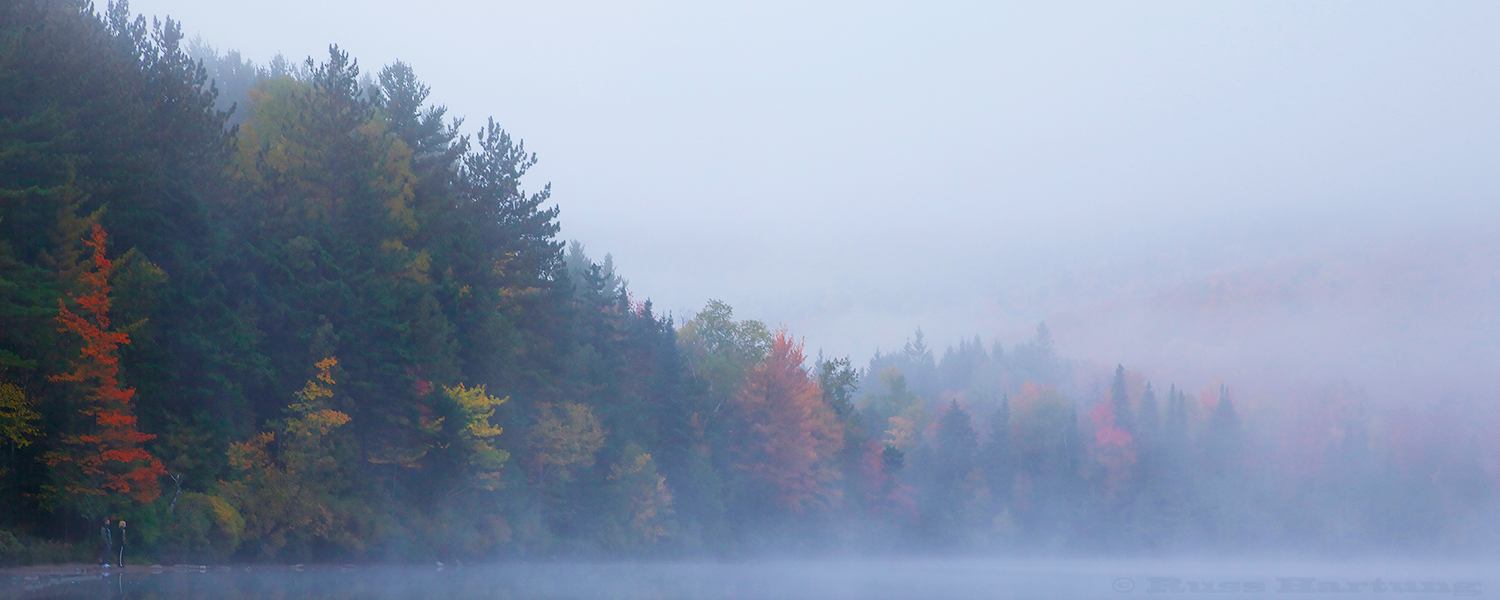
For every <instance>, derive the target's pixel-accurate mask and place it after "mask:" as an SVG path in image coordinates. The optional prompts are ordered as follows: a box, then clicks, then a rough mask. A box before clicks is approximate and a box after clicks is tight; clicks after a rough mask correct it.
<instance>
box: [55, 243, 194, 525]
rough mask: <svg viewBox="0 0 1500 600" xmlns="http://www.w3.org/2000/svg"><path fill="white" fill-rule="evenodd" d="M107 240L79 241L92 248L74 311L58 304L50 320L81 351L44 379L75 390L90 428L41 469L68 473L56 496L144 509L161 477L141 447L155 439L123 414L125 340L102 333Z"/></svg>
mask: <svg viewBox="0 0 1500 600" xmlns="http://www.w3.org/2000/svg"><path fill="white" fill-rule="evenodd" d="M106 239H107V236H106V235H105V233H104V228H103V227H101V226H99V225H98V224H95V225H94V229H93V232H92V233H91V235H90V236H89V237H87V238H84V240H83V243H84V244H86V245H88V246H89V247H90V248H92V249H93V254H94V256H93V263H94V264H93V268H91V269H89V270H87V271H85V272H84V273H83V274H82V276H81V277H82V280H83V281H82V283H83V284H84V288H85V289H86V290H87V292H86V293H85V294H84V295H82V296H72V295H71V294H70V298H72V300H74V301H75V302H77V303H78V306H79V308H80V311H79V312H81V313H83V314H81V315H80V314H77V313H74V312H73V311H71V310H68V306H67V304H66V303H64V302H63V301H62V299H61V298H59V299H58V301H57V303H58V315H57V320H58V321H59V322H61V323H62V327H61V328H59V330H60V331H69V332H73V333H76V334H78V335H79V336H80V337H82V338H83V342H84V343H83V350H82V352H81V353H80V356H79V358H78V359H77V360H75V361H73V364H72V365H71V366H72V370H71V371H69V372H67V373H63V374H61V375H55V376H52V377H51V379H52V380H53V381H68V382H75V383H79V384H83V386H84V387H85V390H86V391H85V393H84V394H83V402H82V406H81V407H79V409H78V412H79V413H80V414H82V415H84V417H86V418H87V419H91V420H92V422H91V423H89V424H88V426H86V430H87V432H86V433H79V434H73V435H67V436H64V437H63V439H62V443H63V448H62V449H61V450H58V451H56V452H52V453H50V454H49V455H48V456H47V464H48V465H49V466H52V467H56V468H59V469H60V470H63V471H71V473H60V474H61V475H63V477H62V478H61V479H63V481H60V482H59V484H60V485H59V486H58V488H59V491H62V492H63V493H66V494H73V495H81V496H105V495H108V494H111V493H115V494H123V495H126V496H129V497H130V498H132V499H134V500H136V501H137V502H141V503H146V502H150V501H152V500H155V499H156V497H157V495H158V494H159V493H160V492H159V488H158V480H159V478H160V477H162V476H163V475H166V469H165V468H163V467H162V464H161V461H159V460H157V459H156V457H154V456H151V454H150V453H148V452H146V450H145V448H142V447H141V444H142V443H144V442H146V441H148V440H151V439H154V438H155V437H156V436H155V435H152V434H149V433H142V432H141V431H139V430H137V429H136V417H135V415H134V414H133V413H132V410H131V401H132V400H133V397H134V396H135V389H134V388H121V387H120V380H119V373H120V364H119V363H120V357H119V348H120V346H123V345H128V344H129V343H130V336H129V335H128V334H126V333H125V332H122V331H112V330H110V329H109V306H110V299H109V292H110V285H109V276H110V272H111V271H112V270H113V268H114V263H113V262H112V261H110V260H109V258H107V257H105V255H104V243H105V240H106Z"/></svg>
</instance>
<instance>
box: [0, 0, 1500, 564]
mask: <svg viewBox="0 0 1500 600" xmlns="http://www.w3.org/2000/svg"><path fill="white" fill-rule="evenodd" d="M195 52H196V53H197V54H198V56H196V57H195V56H191V55H190V54H189V52H188V49H187V48H186V47H185V46H184V44H183V36H182V33H181V27H180V25H179V24H178V23H175V22H172V21H170V20H167V21H164V22H150V23H148V22H147V21H146V20H145V19H144V18H143V17H136V16H133V15H132V14H131V13H130V11H129V8H128V6H127V5H126V4H125V3H124V2H121V3H119V4H111V5H109V6H108V7H107V8H106V9H105V10H103V11H98V10H96V7H94V6H93V5H92V4H91V3H87V2H80V1H77V0H3V1H0V90H3V93H0V447H3V450H4V452H3V453H0V506H3V507H4V510H3V511H0V560H5V561H9V562H17V561H23V560H36V559H37V558H35V557H38V556H42V554H40V553H39V552H40V551H39V550H37V548H42V547H52V548H64V550H61V551H60V552H63V553H64V554H66V552H67V550H66V548H67V547H68V546H60V544H66V543H68V542H72V543H74V544H75V546H78V547H79V548H88V547H89V546H88V540H90V539H92V538H91V537H90V536H91V535H97V531H96V529H94V528H96V527H97V523H99V521H100V519H101V518H125V519H128V521H129V522H130V523H131V535H132V538H131V539H132V544H136V545H137V547H138V548H139V549H140V551H141V552H143V553H145V554H147V555H149V556H151V557H153V558H154V559H156V560H160V561H163V562H165V561H174V562H199V563H201V562H210V561H228V560H258V561H282V562H303V561H313V560H389V561H403V560H421V559H430V558H434V557H436V558H447V557H455V558H464V559H481V560H482V559H496V558H506V557H523V558H524V557H551V556H559V555H570V556H576V555H582V556H594V555H600V556H682V555H735V554H746V553H750V554H754V553H765V552H793V553H795V552H809V553H811V552H830V551H849V552H907V551H919V552H1026V553H1032V552H1065V551H1083V552H1120V553H1125V552H1141V551H1189V550H1194V551H1196V550H1201V549H1212V550H1216V551H1242V550H1253V549H1264V548H1285V547H1294V548H1301V549H1307V550H1319V551H1327V550H1336V551H1353V550H1355V549H1360V548H1385V549H1407V550H1409V549H1413V548H1418V549H1430V550H1434V551H1444V550H1453V549H1455V548H1473V547H1476V545H1482V544H1483V543H1484V540H1485V539H1493V536H1489V537H1488V538H1487V537H1485V536H1486V534H1487V533H1492V532H1493V531H1494V529H1493V526H1492V525H1491V523H1493V522H1494V519H1493V517H1494V512H1493V508H1494V503H1493V499H1492V488H1493V482H1494V475H1493V473H1492V470H1491V469H1492V465H1490V464H1488V463H1486V462H1485V460H1484V457H1485V456H1487V454H1486V452H1487V450H1486V449H1487V448H1488V446H1487V445H1486V444H1485V443H1483V442H1482V441H1481V438H1480V436H1481V434H1482V433H1483V428H1482V425H1484V424H1485V423H1487V422H1492V421H1484V420H1483V419H1461V418H1459V417H1458V416H1459V415H1461V414H1462V412H1461V410H1460V408H1455V407H1453V406H1437V407H1435V408H1432V409H1430V410H1426V411H1425V412H1423V411H1416V412H1410V411H1408V413H1397V412H1392V411H1389V410H1376V409H1374V408H1371V407H1369V406H1368V404H1367V403H1365V402H1363V401H1362V400H1361V399H1360V398H1359V394H1358V393H1357V392H1351V391H1348V390H1342V389H1340V390H1333V391H1330V392H1329V393H1328V394H1325V395H1324V396H1322V397H1320V399H1319V400H1318V401H1316V402H1313V403H1309V404H1306V405H1304V406H1301V407H1300V408H1297V409H1295V410H1291V409H1286V410H1283V409H1275V408H1271V407H1268V406H1258V407H1254V409H1255V410H1254V412H1245V411H1244V410H1243V409H1242V407H1241V406H1237V405H1236V399H1235V397H1234V395H1233V393H1232V390H1230V389H1229V388H1228V387H1224V386H1219V387H1209V388H1208V389H1206V390H1203V391H1194V392H1190V391H1188V390H1185V389H1181V388H1178V387H1177V386H1176V385H1175V384H1170V383H1169V384H1168V386H1167V388H1166V390H1162V389H1161V388H1160V387H1159V386H1153V384H1151V383H1147V382H1145V381H1144V378H1143V377H1142V376H1141V375H1140V374H1137V373H1132V372H1128V371H1126V370H1125V369H1124V367H1123V366H1121V367H1117V368H1116V369H1114V370H1113V372H1112V375H1110V374H1109V373H1107V372H1106V373H1104V374H1103V375H1100V374H1099V373H1097V372H1096V371H1097V369H1091V368H1090V367H1088V366H1087V365H1084V364H1082V363H1078V362H1075V361H1069V360H1066V359H1063V358H1060V357H1059V356H1058V355H1057V353H1056V351H1055V350H1054V348H1053V344H1052V340H1051V336H1050V334H1049V332H1048V331H1047V330H1046V327H1045V325H1043V326H1040V327H1039V328H1038V330H1037V333H1036V335H1035V336H1034V337H1033V338H1032V339H1030V340H1026V341H1023V342H1021V343H1018V344H1015V345H1013V346H1011V347H1010V348H1008V349H1007V348H1006V347H1005V346H1004V345H1002V344H1000V343H998V342H996V343H994V344H992V345H991V346H990V347H988V348H986V347H985V345H984V344H983V342H982V340H980V339H979V338H977V337H976V338H974V339H972V340H964V341H963V342H961V343H959V344H958V345H957V346H954V347H950V348H948V349H947V350H946V352H944V353H943V355H942V356H941V358H940V359H938V358H936V357H935V356H934V353H933V352H932V350H931V349H929V348H928V347H927V346H926V345H925V342H924V339H923V337H922V335H921V332H918V333H917V335H916V336H915V338H914V340H912V341H909V342H908V343H907V344H906V345H905V346H904V347H902V348H901V349H900V350H898V351H895V352H889V353H880V352H877V353H876V355H875V357H874V358H873V359H871V361H870V363H869V365H868V366H864V367H855V366H854V365H853V364H852V363H851V361H849V360H848V359H836V358H825V357H823V356H816V357H809V356H808V355H807V352H806V349H805V348H804V347H803V344H802V343H801V342H800V341H799V340H798V338H796V336H795V335H794V334H793V333H792V332H789V331H786V330H785V329H774V328H771V327H768V326H767V325H766V324H764V323H761V322H758V321H754V320H743V319H741V320H736V319H735V317H734V313H733V310H732V308H731V307H730V306H729V305H727V304H725V303H722V302H717V301H710V302H709V303H708V304H707V306H706V307H705V308H704V309H703V310H701V311H700V312H698V313H697V314H695V315H691V316H688V318H687V319H686V320H684V321H682V322H681V323H679V322H677V321H676V319H675V318H674V317H673V316H672V315H663V314H660V313H659V312H657V311H656V309H655V308H654V307H653V306H652V304H651V302H650V301H649V300H647V301H636V300H635V298H634V296H633V294H632V293H631V292H630V290H629V289H628V284H627V283H626V282H625V280H624V279H623V278H622V277H621V276H620V275H619V274H618V273H616V271H615V268H614V265H613V262H612V260H611V258H610V257H608V256H605V257H604V259H603V260H602V261H595V260H593V259H591V258H590V257H589V256H588V255H587V254H586V252H585V248H584V247H583V245H581V244H579V243H577V242H574V243H572V244H567V245H565V244H563V243H562V242H561V241H560V240H558V239H557V233H558V225H557V218H558V215H559V209H558V208H557V207H556V206H551V205H550V204H549V203H550V202H551V197H550V192H549V189H548V188H547V187H545V186H544V187H542V188H541V189H540V190H539V191H531V190H527V189H526V188H525V187H523V179H524V177H525V175H526V173H527V171H528V170H529V169H530V168H531V167H532V166H533V165H534V164H535V163H536V161H537V157H536V156H535V155H533V154H530V153H528V152H527V151H526V149H525V146H524V144H523V143H522V142H521V141H520V140H517V139H515V138H513V137H511V136H510V135H509V134H508V133H507V132H506V131H505V130H504V129H502V128H501V127H500V126H499V125H497V124H496V123H495V122H494V121H493V120H489V121H487V122H486V123H484V124H483V125H481V126H479V127H477V128H474V129H469V128H466V126H465V123H464V122H463V121H462V120H459V119H452V118H449V116H448V115H447V113H446V111H445V109H444V108H443V107H442V106H441V105H436V104H432V103H430V102H429V98H428V97H429V93H430V90H429V88H428V87H427V86H425V85H423V84H422V83H421V82H420V81H419V80H418V79H417V77H416V75H415V73H414V72H413V71H412V69H411V68H410V67H409V66H408V65H405V64H403V63H400V62H397V63H394V64H391V65H388V66H385V67H383V68H381V69H380V70H378V71H377V72H374V73H373V74H372V73H368V72H366V71H363V70H362V69H361V67H360V66H359V65H358V63H357V61H355V60H353V59H352V58H351V57H350V56H349V55H348V54H347V53H346V52H344V51H342V50H340V49H338V48H337V47H332V48H330V50H329V53H328V56H327V57H326V59H324V60H322V61H314V60H313V59H308V60H307V61H305V62H303V63H301V64H297V65H293V64H290V63H289V62H288V61H286V60H284V59H280V58H279V57H278V59H277V60H276V61H273V62H272V63H271V64H270V65H267V66H266V67H258V66H256V65H253V64H250V63H248V62H244V61H241V60H240V58H239V57H238V56H237V55H234V54H230V55H229V56H219V55H217V53H208V54H206V55H205V54H204V52H203V51H202V49H201V48H199V49H198V50H195ZM210 70H212V72H210ZM221 90H222V91H224V94H223V95H222V96H221ZM226 99H228V100H230V101H226ZM1105 382H1107V384H1106V383H1105ZM1090 385H1094V388H1090V387H1089V386H1090ZM1412 410H1415V409H1412ZM1278 411H1279V412H1278ZM1242 412H1243V413H1244V414H1243V415H1242ZM49 544H50V545H51V546H48V545H49ZM77 552H82V553H83V555H85V556H86V555H88V553H89V551H88V550H81V549H79V550H76V551H75V555H76V553H77ZM27 557H32V558H27Z"/></svg>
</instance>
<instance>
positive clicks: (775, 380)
mask: <svg viewBox="0 0 1500 600" xmlns="http://www.w3.org/2000/svg"><path fill="white" fill-rule="evenodd" d="M770 350H771V351H770V352H769V353H768V354H767V356H766V358H765V360H764V361H762V362H761V363H760V364H759V365H756V367H755V368H754V369H752V370H751V371H750V373H748V375H747V377H746V380H745V384H744V387H743V388H741V390H740V391H739V393H738V394H736V395H735V405H736V412H737V414H738V417H739V419H740V430H741V431H740V435H741V437H742V439H741V440H740V444H739V446H738V448H737V449H738V451H739V456H738V460H736V461H735V467H736V468H737V469H739V470H740V471H742V472H744V473H745V474H746V475H747V476H748V477H749V478H750V479H751V480H752V481H755V483H756V484H758V485H756V486H753V487H755V488H759V489H760V490H763V491H764V492H765V495H766V496H767V497H765V498H764V500H766V501H768V503H770V504H772V505H775V506H780V507H782V508H784V509H787V510H790V511H792V512H794V513H801V512H803V510H805V509H807V508H811V507H820V506H828V505H835V504H837V503H838V502H839V500H840V490H839V489H838V488H837V487H834V486H833V485H832V484H833V482H834V480H836V479H837V478H838V476H839V472H838V470H837V469H836V468H835V467H834V463H833V458H834V453H835V452H836V451H837V450H838V449H839V448H840V447H842V446H843V441H844V440H843V430H842V429H841V428H840V427H839V426H838V422H837V417H835V416H834V414H833V409H832V408H830V407H829V406H828V405H827V404H826V403H825V402H823V394H822V391H821V390H819V389H818V382H817V379H816V378H814V377H811V376H810V375H809V374H808V373H807V369H806V368H804V367H803V366H802V363H803V362H804V361H805V360H806V356H805V355H803V354H802V344H800V343H797V342H796V341H795V340H793V339H792V337H791V336H790V335H789V334H787V332H786V330H785V329H783V330H781V331H778V332H776V338H775V339H774V340H772V342H771V348H770Z"/></svg>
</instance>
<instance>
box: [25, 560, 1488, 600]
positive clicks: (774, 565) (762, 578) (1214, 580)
mask: <svg viewBox="0 0 1500 600" xmlns="http://www.w3.org/2000/svg"><path fill="white" fill-rule="evenodd" d="M1489 566H1490V565H1483V564H1475V563H1462V562H1459V563H1444V564H1438V563H1412V562H1389V561H1365V562H1312V561H1297V560H1236V561H1223V560H1180V561H1144V560H1065V559H961V560H959V559H946V560H944V559H932V560H873V561H841V560H804V561H769V562H750V563H692V562H690V563H602V564H576V563H574V564H569V563H522V564H507V565H500V566H484V567H468V568H457V567H452V566H449V567H447V568H444V569H435V568H432V567H425V568H415V567H374V568H364V567H359V568H347V569H339V568H317V569H309V570H306V571H299V572H293V571H290V570H288V569H285V568H259V567H258V568H256V569H255V570H253V571H242V570H240V569H238V568H236V569H229V568H227V567H226V568H222V569H210V570H208V571H207V572H198V571H197V570H196V568H193V569H188V568H176V569H170V568H169V569H164V570H162V571H161V572H159V573H142V572H133V573H128V574H123V575H121V574H114V575H109V576H99V575H90V576H87V577H83V576H79V577H60V578H40V579H36V580H31V581H21V580H12V581H11V582H9V585H8V586H7V585H6V584H5V583H4V582H3V580H0V597H4V598H15V599H17V600H20V599H33V598H37V599H39V598H53V599H58V600H62V599H69V600H71V599H74V598H78V599H83V598H91V599H92V598H181V599H202V600H249V599H251V598H267V597H278V598H287V599H300V598H326V599H330V600H336V599H345V598H347V599H354V598H362V599H369V600H388V599H397V598H403V599H404V598H445V599H448V600H480V599H491V598H508V599H514V600H534V599H536V600H539V599H543V598H546V599H554V600H575V599H577V600H583V599H592V598H610V599H617V600H667V599H681V600H761V599H771V598H779V599H788V600H791V599H807V600H821V599H828V600H864V599H870V600H884V599H890V600H905V599H915V598H924V599H931V600H959V599H970V598H973V599H978V598H993V599H997V600H1010V599H1015V600H1029V599H1034V598H1071V599H1080V600H1085V599H1106V598H1108V599H1126V598H1161V597H1184V596H1188V597H1201V596H1202V595H1204V594H1209V595H1210V597H1215V596H1218V595H1226V594H1228V595H1232V596H1233V597H1252V598H1253V597H1264V596H1275V597H1282V598H1286V597H1292V598H1332V597H1337V598H1391V597H1397V598H1405V597H1421V598H1443V597H1453V596H1457V597H1471V596H1480V595H1484V594H1486V593H1487V592H1488V593H1493V590H1491V589H1489V588H1488V587H1487V586H1489V585H1490V584H1491V581H1490V579H1491V577H1492V574H1491V573H1490V572H1489V570H1488V567H1489Z"/></svg>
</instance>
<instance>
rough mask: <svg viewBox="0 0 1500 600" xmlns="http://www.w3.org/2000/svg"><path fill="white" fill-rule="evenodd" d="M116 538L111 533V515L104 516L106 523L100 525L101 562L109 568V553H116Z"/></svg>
mask: <svg viewBox="0 0 1500 600" xmlns="http://www.w3.org/2000/svg"><path fill="white" fill-rule="evenodd" d="M114 545H115V540H114V536H113V535H110V533H109V517H105V518H104V525H102V526H100V527H99V564H100V565H102V566H103V567H104V568H106V569H108V568H109V555H111V554H114V552H113V551H114Z"/></svg>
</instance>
